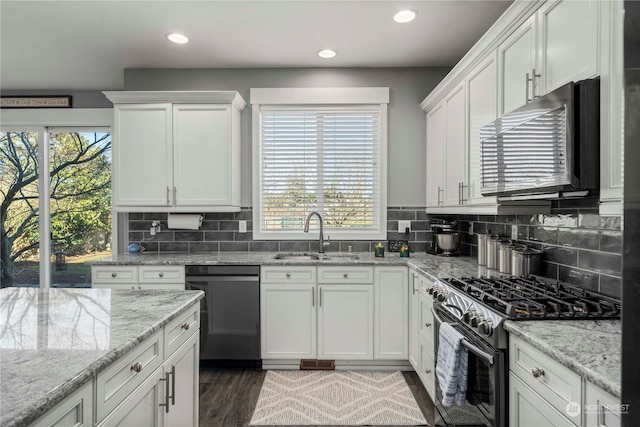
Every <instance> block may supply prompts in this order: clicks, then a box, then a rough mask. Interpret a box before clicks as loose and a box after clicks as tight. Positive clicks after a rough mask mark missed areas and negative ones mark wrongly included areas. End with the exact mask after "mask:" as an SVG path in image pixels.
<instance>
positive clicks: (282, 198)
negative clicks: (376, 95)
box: [251, 88, 388, 240]
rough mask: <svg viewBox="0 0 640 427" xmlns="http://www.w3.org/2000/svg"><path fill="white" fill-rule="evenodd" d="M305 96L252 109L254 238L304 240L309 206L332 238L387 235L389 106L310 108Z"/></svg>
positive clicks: (335, 104) (323, 105) (330, 105)
mask: <svg viewBox="0 0 640 427" xmlns="http://www.w3.org/2000/svg"><path fill="white" fill-rule="evenodd" d="M375 89H378V88H375ZM307 90H309V91H312V90H311V89H307ZM332 90H335V89H332ZM346 90H349V89H346ZM361 90H367V89H366V88H364V89H361ZM369 90H370V89H369ZM263 91H283V92H284V93H286V92H287V89H270V90H268V89H263ZM330 91H331V90H330ZM384 92H385V93H386V94H387V98H388V90H387V89H385V90H384ZM251 96H252V98H251V99H252V103H253V102H254V100H255V99H254V92H253V90H252V95H251ZM276 98H277V97H276ZM285 98H286V97H285ZM309 98H310V99H309V103H308V104H307V103H305V105H300V102H299V100H296V102H295V104H296V105H293V101H294V100H291V101H292V104H289V103H288V102H287V101H288V100H287V99H281V100H280V101H281V102H275V103H271V104H262V105H257V104H254V106H253V109H254V126H257V130H258V132H256V133H254V135H256V134H257V141H254V153H256V154H257V159H256V160H257V161H256V162H255V163H254V164H255V165H256V167H257V169H256V171H255V175H254V176H255V177H256V178H257V183H256V184H257V185H256V186H255V187H256V188H255V189H254V239H296V238H304V239H309V238H310V236H309V235H308V234H304V233H303V227H304V223H305V220H306V218H307V216H308V214H309V213H310V212H313V211H318V212H319V213H320V214H321V215H322V217H323V220H324V226H325V234H326V235H329V236H331V237H333V238H334V239H342V240H344V239H363V240H369V239H381V238H385V236H386V191H385V190H386V103H383V104H380V103H378V104H356V103H355V102H354V103H350V104H344V103H334V104H331V103H328V102H327V103H323V104H312V105H309V104H311V103H312V102H313V99H314V97H313V96H310V97H309ZM349 98H351V99H352V100H357V99H354V98H358V97H347V99H349ZM336 99H339V100H344V99H345V98H343V97H340V96H337V97H336ZM272 101H273V100H272ZM327 101H330V100H327ZM256 114H257V117H255V116H256ZM314 224H315V221H314Z"/></svg>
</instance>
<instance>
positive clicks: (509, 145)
mask: <svg viewBox="0 0 640 427" xmlns="http://www.w3.org/2000/svg"><path fill="white" fill-rule="evenodd" d="M480 159H481V160H480V173H481V177H480V178H481V192H482V194H483V195H487V196H488V195H497V196H498V197H503V198H511V199H518V198H529V199H531V198H539V199H541V198H557V197H563V196H576V195H577V196H584V195H587V194H588V193H590V192H593V191H594V190H597V189H598V188H599V184H600V80H599V79H590V80H582V81H580V82H575V83H569V84H566V85H564V86H562V87H560V88H558V89H556V90H554V91H553V92H550V93H548V94H546V95H544V96H542V97H540V98H537V99H535V100H533V101H532V102H530V103H528V104H527V105H525V106H523V107H521V108H519V109H517V110H514V111H512V112H510V113H506V114H504V115H503V116H502V117H500V118H499V119H498V120H495V121H493V122H491V123H489V124H487V125H485V126H483V127H482V128H481V129H480Z"/></svg>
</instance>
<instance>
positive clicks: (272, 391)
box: [250, 371, 427, 426]
mask: <svg viewBox="0 0 640 427" xmlns="http://www.w3.org/2000/svg"><path fill="white" fill-rule="evenodd" d="M389 424H393V425H427V421H426V420H425V418H424V416H423V415H422V411H420V408H419V407H418V404H417V403H416V401H415V399H414V398H413V394H411V390H409V386H408V385H407V383H406V381H405V380H404V377H403V376H402V373H400V372H397V371H394V372H390V371H268V372H267V375H266V377H265V379H264V383H263V385H262V389H261V390H260V396H259V397H258V403H257V404H256V409H255V411H254V413H253V417H252V418H251V423H250V425H303V426H304V425H389Z"/></svg>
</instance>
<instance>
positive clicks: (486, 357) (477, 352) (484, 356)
mask: <svg viewBox="0 0 640 427" xmlns="http://www.w3.org/2000/svg"><path fill="white" fill-rule="evenodd" d="M431 314H433V318H434V319H436V321H437V322H438V325H440V324H442V323H445V322H444V321H443V320H442V319H441V318H440V316H438V313H436V310H435V309H434V308H433V307H431ZM450 324H451V323H450ZM460 344H461V345H462V346H463V347H464V348H466V349H467V350H469V351H470V352H472V353H473V354H475V355H476V356H478V357H480V358H481V359H483V360H484V361H486V362H487V363H488V364H489V365H493V356H492V355H491V354H489V353H487V352H486V351H483V350H481V349H479V348H478V347H476V346H475V345H473V344H471V343H470V342H469V341H467V340H466V339H464V338H463V339H462V340H460Z"/></svg>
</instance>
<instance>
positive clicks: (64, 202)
mask: <svg viewBox="0 0 640 427" xmlns="http://www.w3.org/2000/svg"><path fill="white" fill-rule="evenodd" d="M112 115H113V113H112V111H111V110H110V109H108V110H103V109H90V110H84V109H65V110H62V109H61V110H60V111H36V110H25V111H12V110H7V112H6V113H4V112H3V123H2V129H1V130H0V172H1V173H0V195H1V196H0V199H1V200H2V201H3V203H2V206H1V207H0V213H1V214H2V215H0V218H1V219H2V221H1V222H2V223H1V224H0V226H1V228H2V230H3V233H2V236H0V238H1V239H0V240H1V245H2V248H3V251H2V257H0V258H1V259H0V286H2V287H5V286H36V287H37V286H40V287H50V286H56V287H69V286H71V287H87V286H90V283H91V274H90V269H89V265H88V264H86V261H88V260H90V259H91V258H97V257H101V256H105V255H108V254H109V253H110V252H111V250H112V249H113V247H112V245H113V243H114V242H115V239H114V238H113V236H112V230H113V229H112V226H113V224H115V222H114V221H113V219H112V209H111V134H110V131H109V127H108V126H109V125H110V123H111V121H112V117H113V116H112ZM47 124H50V126H46V125H47ZM103 126H105V127H103ZM42 177H46V178H47V179H42Z"/></svg>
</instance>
